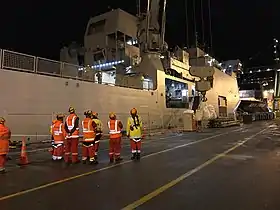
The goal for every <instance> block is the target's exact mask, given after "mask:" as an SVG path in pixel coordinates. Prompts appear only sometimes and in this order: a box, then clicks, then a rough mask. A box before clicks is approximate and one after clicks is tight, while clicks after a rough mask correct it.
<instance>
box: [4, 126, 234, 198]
mask: <svg viewBox="0 0 280 210" xmlns="http://www.w3.org/2000/svg"><path fill="white" fill-rule="evenodd" d="M237 130H238V129H237ZM237 130H232V131H228V132H225V133H220V134H217V135H213V136H209V137H206V138H203V139H200V140H197V141H193V142H189V143H186V144H182V145H179V146H176V147H173V148H170V149H165V150H162V151H159V152H155V153H152V154H149V155H145V156H143V157H142V158H141V159H146V158H149V157H152V156H155V155H159V154H162V153H166V152H170V151H173V150H176V149H179V148H182V147H187V146H190V145H193V144H198V143H201V142H204V141H207V140H210V139H213V138H216V137H220V136H223V135H227V134H229V133H232V132H234V131H237ZM131 162H133V160H127V161H124V162H121V163H119V164H116V165H112V166H107V167H104V168H100V169H97V170H93V171H89V172H87V173H83V174H79V175H76V176H72V177H68V178H65V179H61V180H58V181H54V182H50V183H48V184H44V185H40V186H38V187H34V188H30V189H27V190H23V191H21V192H17V193H13V194H10V195H6V196H3V197H0V201H3V200H7V199H11V198H14V197H17V196H20V195H24V194H28V193H31V192H34V191H38V190H41V189H45V188H47V187H52V186H55V185H58V184H62V183H65V182H69V181H71V180H75V179H78V178H82V177H84V176H88V175H92V174H95V173H98V172H102V171H105V170H108V169H111V168H115V167H118V166H120V165H124V164H127V163H131Z"/></svg>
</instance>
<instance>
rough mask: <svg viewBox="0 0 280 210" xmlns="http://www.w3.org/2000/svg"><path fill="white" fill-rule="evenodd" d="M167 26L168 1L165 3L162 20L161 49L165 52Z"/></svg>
mask: <svg viewBox="0 0 280 210" xmlns="http://www.w3.org/2000/svg"><path fill="white" fill-rule="evenodd" d="M165 24H166V0H164V1H163V9H162V20H161V43H160V45H161V46H160V48H161V50H163V48H164V39H165Z"/></svg>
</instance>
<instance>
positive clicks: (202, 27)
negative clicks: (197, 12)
mask: <svg viewBox="0 0 280 210" xmlns="http://www.w3.org/2000/svg"><path fill="white" fill-rule="evenodd" d="M200 7H201V8H200V9H201V32H202V44H203V45H204V40H205V37H204V15H203V11H204V9H203V0H200Z"/></svg>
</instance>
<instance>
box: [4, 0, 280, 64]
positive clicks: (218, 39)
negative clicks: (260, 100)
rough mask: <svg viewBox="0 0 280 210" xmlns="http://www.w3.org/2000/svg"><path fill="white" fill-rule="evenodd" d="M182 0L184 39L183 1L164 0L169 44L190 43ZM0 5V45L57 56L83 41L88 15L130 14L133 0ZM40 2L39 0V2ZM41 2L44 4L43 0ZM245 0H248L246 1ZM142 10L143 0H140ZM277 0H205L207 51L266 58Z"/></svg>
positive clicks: (279, 32) (252, 60) (250, 60)
mask: <svg viewBox="0 0 280 210" xmlns="http://www.w3.org/2000/svg"><path fill="white" fill-rule="evenodd" d="M187 1H188V21H189V26H188V28H189V41H188V42H187V38H186V37H187V35H186V34H187V33H186V12H185V0H172V1H171V0H167V34H166V40H167V42H168V43H169V46H170V47H171V46H174V45H179V46H186V45H187V43H188V44H189V45H194V43H195V40H194V30H193V28H194V24H192V22H193V5H192V1H193V0H187ZM200 1H201V0H196V1H195V2H196V6H197V9H196V22H197V24H196V25H197V30H198V39H199V41H200V42H202V41H203V40H202V37H203V35H202V32H201V31H202V30H201V28H202V27H201V26H202V21H201V9H200V8H201V5H200ZM202 1H203V8H204V12H203V14H204V28H205V29H204V31H205V40H204V41H205V42H206V43H207V45H209V43H210V41H209V40H210V38H209V37H210V36H209V18H208V8H207V3H208V0H202ZM4 2H5V3H2V4H1V12H0V18H1V25H0V27H1V30H0V48H4V49H11V50H15V51H19V52H23V53H28V54H32V55H36V56H41V57H46V58H51V59H56V60H57V59H59V50H60V48H61V47H62V46H63V45H67V44H69V43H70V42H71V41H77V42H79V43H83V35H84V32H85V27H86V24H87V21H88V19H89V18H90V17H91V16H95V15H97V14H100V13H103V12H106V11H108V7H109V6H110V7H111V8H118V7H120V8H121V9H124V10H126V11H128V12H130V13H136V0H118V1H116V0H102V1H100V0H68V1H66V0H56V1H54V0H48V1H31V0H26V1H20V0H10V1H4ZM39 2H40V3H39ZM43 2H44V3H43ZM249 2H251V3H249ZM142 3H143V5H142V6H143V7H142V8H143V9H144V5H145V1H144V0H142ZM279 9H280V1H279V0H266V1H264V0H254V1H248V0H247V1H245V0H226V1H221V0H211V16H212V36H213V49H212V51H213V54H214V56H215V57H216V58H218V59H220V60H227V59H238V58H239V59H241V60H242V61H243V62H244V63H245V64H246V65H247V66H258V65H268V64H271V63H272V57H273V53H272V51H273V49H272V44H273V38H274V37H275V38H278V39H280V24H279V20H280V12H279Z"/></svg>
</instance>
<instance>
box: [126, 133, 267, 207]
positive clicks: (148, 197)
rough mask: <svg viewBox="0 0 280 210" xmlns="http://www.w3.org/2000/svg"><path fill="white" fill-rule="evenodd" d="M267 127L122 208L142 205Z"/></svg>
mask: <svg viewBox="0 0 280 210" xmlns="http://www.w3.org/2000/svg"><path fill="white" fill-rule="evenodd" d="M267 129H269V128H265V129H263V130H261V131H260V132H258V133H256V134H254V135H252V136H250V137H248V138H244V140H243V141H242V142H239V143H237V144H236V145H235V146H233V147H231V148H230V149H228V150H226V151H224V152H222V153H220V154H218V155H216V156H215V157H213V158H211V159H209V160H207V161H206V162H204V163H203V164H201V165H199V166H198V167H196V168H194V169H192V170H190V171H188V172H187V173H185V174H183V175H181V176H180V177H178V178H176V179H174V180H172V181H171V182H169V183H167V184H165V185H163V186H161V187H159V188H158V189H156V190H154V191H153V192H151V193H149V194H147V195H145V196H143V197H142V198H140V199H139V200H137V201H135V202H133V203H131V204H129V205H127V206H126V207H124V208H122V210H131V209H136V208H137V207H139V206H141V205H143V204H144V203H146V202H148V201H150V200H152V199H153V198H155V197H156V196H158V195H160V194H161V193H163V192H165V191H166V190H168V189H170V188H172V187H173V186H175V185H176V184H178V183H180V182H182V181H183V180H185V179H187V178H188V177H190V176H191V175H193V174H195V173H197V172H199V171H200V170H202V169H203V168H205V167H206V166H208V165H210V164H212V163H214V162H216V161H217V160H219V159H221V158H223V157H224V156H226V155H227V154H228V153H230V152H232V151H233V150H235V149H237V148H238V147H240V146H242V145H244V144H245V143H246V142H248V141H249V140H251V139H253V138H254V137H256V136H257V135H260V134H261V133H264V132H265V131H266V130H267Z"/></svg>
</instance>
